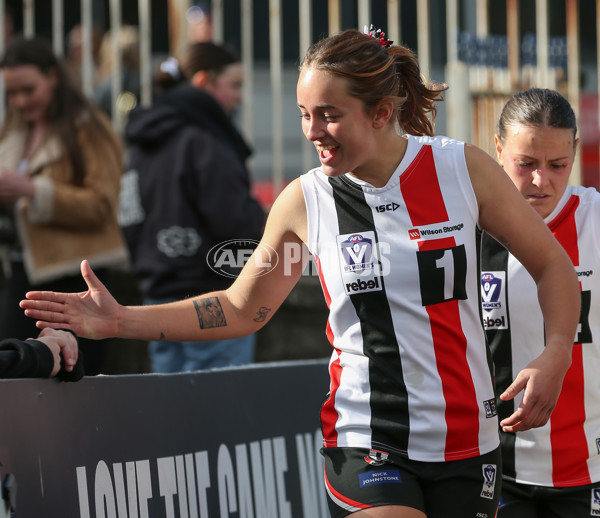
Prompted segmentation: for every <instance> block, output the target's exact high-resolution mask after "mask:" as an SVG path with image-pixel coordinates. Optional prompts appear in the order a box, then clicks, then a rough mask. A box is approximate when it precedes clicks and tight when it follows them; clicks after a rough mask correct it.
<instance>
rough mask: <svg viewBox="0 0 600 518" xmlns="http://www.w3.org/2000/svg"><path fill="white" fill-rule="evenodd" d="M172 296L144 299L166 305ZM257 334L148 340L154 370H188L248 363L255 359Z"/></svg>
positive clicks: (147, 301)
mask: <svg viewBox="0 0 600 518" xmlns="http://www.w3.org/2000/svg"><path fill="white" fill-rule="evenodd" d="M172 301H173V300H172V299H155V298H152V299H144V304H146V305H153V304H163V303H167V302H172ZM255 345H256V335H254V334H252V335H248V336H242V337H240V338H230V339H227V340H210V341H209V340H207V341H202V342H166V341H154V340H152V341H150V342H148V354H149V355H150V361H151V364H152V371H153V372H162V373H168V372H189V371H198V370H208V369H214V368H218V367H231V366H234V365H245V364H248V363H252V362H253V361H254V349H255Z"/></svg>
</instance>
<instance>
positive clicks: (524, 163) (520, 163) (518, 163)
mask: <svg viewBox="0 0 600 518" xmlns="http://www.w3.org/2000/svg"><path fill="white" fill-rule="evenodd" d="M517 165H518V166H519V167H531V166H532V165H533V162H524V161H523V160H517Z"/></svg>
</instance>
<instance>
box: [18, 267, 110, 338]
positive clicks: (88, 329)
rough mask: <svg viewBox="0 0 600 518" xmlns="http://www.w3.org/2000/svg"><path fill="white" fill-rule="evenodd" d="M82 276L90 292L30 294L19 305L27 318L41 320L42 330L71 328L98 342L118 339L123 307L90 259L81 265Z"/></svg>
mask: <svg viewBox="0 0 600 518" xmlns="http://www.w3.org/2000/svg"><path fill="white" fill-rule="evenodd" d="M81 275H82V276H83V279H84V280H85V283H86V284H87V286H88V291H83V292H80V293H59V292H54V291H30V292H28V293H26V294H25V297H26V298H25V299H24V300H22V301H21V302H20V303H19V306H20V307H21V308H23V309H24V310H25V315H27V316H28V317H31V318H35V319H36V320H37V322H36V326H37V327H39V328H41V329H45V328H52V329H61V328H62V329H70V330H71V331H73V332H74V333H75V334H76V335H78V336H82V337H86V338H95V339H100V338H108V337H113V336H117V331H118V324H117V321H118V320H117V315H118V314H119V310H120V308H121V305H120V304H118V303H117V301H116V300H115V299H114V297H113V296H112V295H111V294H110V292H109V291H108V290H107V289H106V287H105V286H104V284H102V283H101V282H100V280H99V279H98V277H96V275H95V274H94V272H93V271H92V268H91V267H90V265H89V263H88V262H87V261H86V260H84V261H82V262H81Z"/></svg>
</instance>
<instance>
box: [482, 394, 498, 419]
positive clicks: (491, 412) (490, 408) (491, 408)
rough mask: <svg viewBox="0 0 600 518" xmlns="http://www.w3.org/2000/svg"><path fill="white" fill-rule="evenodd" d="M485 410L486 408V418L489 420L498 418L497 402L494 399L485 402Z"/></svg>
mask: <svg viewBox="0 0 600 518" xmlns="http://www.w3.org/2000/svg"><path fill="white" fill-rule="evenodd" d="M483 408H485V417H486V418H487V419H489V418H490V417H495V416H496V400H495V399H494V398H492V399H488V400H487V401H484V402H483Z"/></svg>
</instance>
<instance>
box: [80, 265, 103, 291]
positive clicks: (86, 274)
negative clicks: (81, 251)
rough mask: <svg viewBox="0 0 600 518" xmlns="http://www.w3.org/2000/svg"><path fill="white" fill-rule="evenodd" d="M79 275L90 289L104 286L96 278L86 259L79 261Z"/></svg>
mask: <svg viewBox="0 0 600 518" xmlns="http://www.w3.org/2000/svg"><path fill="white" fill-rule="evenodd" d="M81 275H82V277H83V280H84V281H85V283H86V284H87V286H88V288H89V289H90V290H92V289H98V288H103V287H104V284H102V282H101V281H100V279H98V277H97V276H96V274H95V273H94V271H93V270H92V267H91V266H90V263H89V262H88V261H87V259H84V260H83V261H81Z"/></svg>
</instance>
